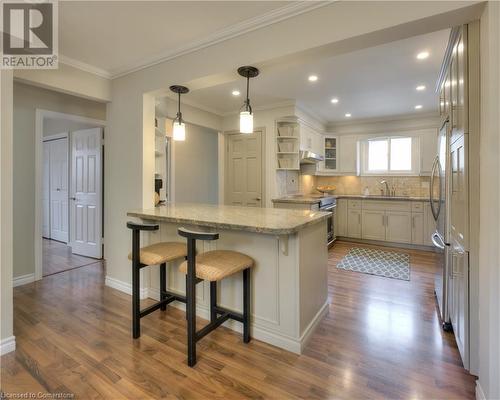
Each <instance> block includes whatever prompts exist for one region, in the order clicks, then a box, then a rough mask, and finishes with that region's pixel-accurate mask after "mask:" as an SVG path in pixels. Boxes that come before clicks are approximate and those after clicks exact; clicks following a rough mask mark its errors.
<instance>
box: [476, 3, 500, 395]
mask: <svg viewBox="0 0 500 400" xmlns="http://www.w3.org/2000/svg"><path fill="white" fill-rule="evenodd" d="M480 22H481V32H480V37H481V136H480V218H479V224H480V231H479V337H480V338H479V351H480V353H479V383H478V389H479V390H478V392H479V394H480V395H482V393H484V396H485V398H486V399H500V207H499V204H500V161H499V155H500V100H499V96H500V3H499V2H491V1H490V2H488V5H487V7H486V9H485V11H484V14H483V15H482V17H481V21H480ZM481 392H482V393H481Z"/></svg>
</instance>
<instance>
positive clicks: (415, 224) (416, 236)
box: [411, 213, 424, 245]
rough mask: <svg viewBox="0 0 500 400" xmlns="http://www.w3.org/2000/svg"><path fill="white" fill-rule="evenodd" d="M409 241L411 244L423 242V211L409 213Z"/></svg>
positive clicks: (421, 243)
mask: <svg viewBox="0 0 500 400" xmlns="http://www.w3.org/2000/svg"><path fill="white" fill-rule="evenodd" d="M411 242H412V244H419V245H423V244H424V213H412V215H411Z"/></svg>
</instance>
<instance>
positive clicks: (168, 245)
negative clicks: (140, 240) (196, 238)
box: [128, 242, 187, 265]
mask: <svg viewBox="0 0 500 400" xmlns="http://www.w3.org/2000/svg"><path fill="white" fill-rule="evenodd" d="M186 256H187V246H186V244H185V243H177V242H161V243H155V244H152V245H150V246H146V247H142V248H141V250H140V258H139V262H140V263H141V264H144V265H156V264H163V263H165V262H169V261H172V260H176V259H178V258H181V257H186ZM128 259H129V260H132V253H130V254H129V255H128Z"/></svg>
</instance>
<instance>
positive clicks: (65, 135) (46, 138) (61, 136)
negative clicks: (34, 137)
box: [42, 132, 69, 151]
mask: <svg viewBox="0 0 500 400" xmlns="http://www.w3.org/2000/svg"><path fill="white" fill-rule="evenodd" d="M68 138H69V132H63V133H55V134H53V135H47V136H43V137H42V141H44V142H50V141H51V140H59V139H68ZM68 151H69V150H68Z"/></svg>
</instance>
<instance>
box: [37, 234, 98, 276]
mask: <svg viewBox="0 0 500 400" xmlns="http://www.w3.org/2000/svg"><path fill="white" fill-rule="evenodd" d="M42 246H43V247H42V251H43V261H42V274H43V276H48V275H53V274H57V273H59V272H62V271H68V270H70V269H74V268H79V267H82V266H84V265H89V264H94V263H96V262H98V263H99V262H100V261H99V260H96V259H95V258H89V257H83V256H78V255H76V254H71V247H69V246H67V245H66V244H65V243H61V242H58V241H56V240H49V239H45V238H44V239H43V244H42Z"/></svg>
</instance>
